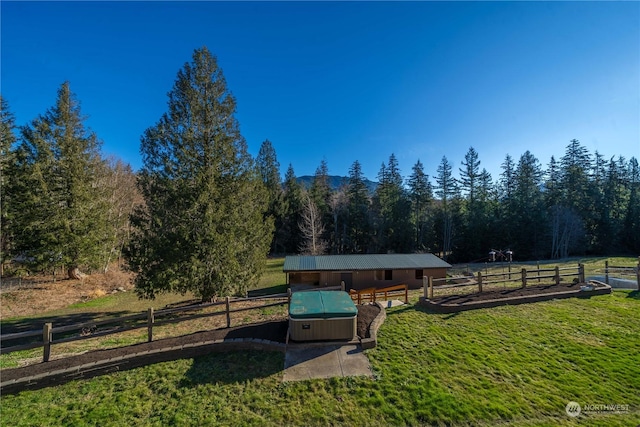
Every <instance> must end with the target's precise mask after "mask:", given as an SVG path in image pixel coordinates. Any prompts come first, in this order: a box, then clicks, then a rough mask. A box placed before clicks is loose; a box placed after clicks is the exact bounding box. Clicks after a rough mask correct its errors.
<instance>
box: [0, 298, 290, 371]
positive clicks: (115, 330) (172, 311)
mask: <svg viewBox="0 0 640 427" xmlns="http://www.w3.org/2000/svg"><path fill="white" fill-rule="evenodd" d="M257 300H280V301H277V302H268V303H267V304H263V305H258V306H250V307H237V308H232V305H234V304H237V303H241V302H249V301H257ZM290 302H291V296H290V293H283V294H274V295H268V296H261V297H253V298H229V297H227V298H226V299H225V300H224V301H220V302H214V303H208V304H196V305H190V306H185V307H177V308H168V309H163V310H157V311H154V309H153V307H151V308H149V309H148V310H147V311H146V312H144V313H140V314H133V315H130V316H123V317H117V318H112V319H105V320H99V321H90V322H84V323H78V324H73V325H62V326H56V327H54V325H53V324H52V323H45V324H44V326H43V327H42V329H37V330H31V331H25V332H17V333H13V334H3V335H2V336H0V352H1V353H2V354H7V353H12V352H15V351H20V350H29V349H33V348H39V347H42V348H43V355H42V360H43V362H47V361H49V359H50V357H51V346H52V345H53V344H62V343H68V342H72V341H79V340H85V339H90V338H97V337H103V336H106V335H111V334H119V333H122V332H127V331H132V330H135V329H144V328H146V329H147V341H148V342H151V341H153V328H154V327H157V326H161V325H167V324H170V323H179V322H184V321H187V320H195V319H200V318H205V317H213V316H226V320H227V328H230V327H231V314H232V313H238V312H242V311H249V310H257V309H262V308H266V307H275V306H279V305H285V304H289V303H290ZM217 306H224V310H220V311H212V312H207V313H202V312H201V311H202V310H204V309H207V308H211V307H217ZM189 311H192V312H193V311H199V312H200V313H195V314H187V315H185V316H179V317H171V316H175V315H176V314H178V313H182V312H189ZM107 325H109V326H110V328H109V329H107V330H103V331H100V330H98V327H104V326H107ZM56 334H57V335H60V334H64V336H63V337H61V338H58V339H54V335H56ZM33 337H41V338H42V339H41V340H37V341H35V342H29V343H26V344H19V345H13V346H10V347H5V342H8V341H16V340H25V339H28V338H33Z"/></svg>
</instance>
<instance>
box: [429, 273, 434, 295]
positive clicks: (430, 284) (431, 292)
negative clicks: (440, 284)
mask: <svg viewBox="0 0 640 427" xmlns="http://www.w3.org/2000/svg"><path fill="white" fill-rule="evenodd" d="M428 280H429V299H433V277H431V276H429V279H428Z"/></svg>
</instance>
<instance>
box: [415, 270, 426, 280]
mask: <svg viewBox="0 0 640 427" xmlns="http://www.w3.org/2000/svg"><path fill="white" fill-rule="evenodd" d="M423 277H424V270H416V279H417V280H421V279H422V278H423Z"/></svg>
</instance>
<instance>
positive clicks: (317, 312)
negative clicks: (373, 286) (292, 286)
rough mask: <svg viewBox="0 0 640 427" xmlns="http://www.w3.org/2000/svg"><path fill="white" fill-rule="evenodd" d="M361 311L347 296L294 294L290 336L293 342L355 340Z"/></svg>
mask: <svg viewBox="0 0 640 427" xmlns="http://www.w3.org/2000/svg"><path fill="white" fill-rule="evenodd" d="M357 316H358V309H357V308H356V306H355V304H354V303H353V301H352V300H351V297H350V296H349V294H347V293H346V292H340V291H309V292H294V293H293V294H292V295H291V304H290V305H289V336H290V337H291V339H292V340H294V341H319V340H352V339H354V338H355V337H356V326H357Z"/></svg>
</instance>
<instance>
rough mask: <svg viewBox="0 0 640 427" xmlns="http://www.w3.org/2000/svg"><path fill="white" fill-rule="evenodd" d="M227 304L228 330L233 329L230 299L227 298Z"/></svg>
mask: <svg viewBox="0 0 640 427" xmlns="http://www.w3.org/2000/svg"><path fill="white" fill-rule="evenodd" d="M225 302H226V303H227V328H230V327H231V312H230V311H229V310H230V306H229V297H227V298H226V300H225Z"/></svg>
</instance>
